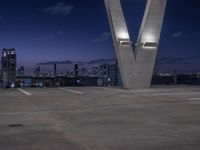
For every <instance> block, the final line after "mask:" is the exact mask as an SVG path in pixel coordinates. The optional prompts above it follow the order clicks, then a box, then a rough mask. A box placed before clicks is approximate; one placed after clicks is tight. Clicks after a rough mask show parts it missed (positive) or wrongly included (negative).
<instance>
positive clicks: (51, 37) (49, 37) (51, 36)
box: [36, 30, 63, 41]
mask: <svg viewBox="0 0 200 150" xmlns="http://www.w3.org/2000/svg"><path fill="white" fill-rule="evenodd" d="M62 34H63V32H62V31H60V30H59V31H56V32H55V33H54V34H50V35H47V36H42V37H38V38H36V40H37V41H47V40H52V39H54V38H56V37H57V36H60V35H62Z"/></svg>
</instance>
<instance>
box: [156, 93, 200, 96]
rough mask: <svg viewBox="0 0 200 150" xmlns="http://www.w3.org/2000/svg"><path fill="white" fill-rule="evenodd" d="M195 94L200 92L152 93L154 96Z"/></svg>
mask: <svg viewBox="0 0 200 150" xmlns="http://www.w3.org/2000/svg"><path fill="white" fill-rule="evenodd" d="M193 94H200V92H185V93H159V94H152V95H153V96H174V95H193Z"/></svg>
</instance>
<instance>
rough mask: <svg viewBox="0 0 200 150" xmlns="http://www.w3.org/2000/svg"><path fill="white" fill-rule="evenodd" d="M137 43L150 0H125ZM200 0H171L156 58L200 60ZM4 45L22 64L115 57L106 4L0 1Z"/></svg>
mask: <svg viewBox="0 0 200 150" xmlns="http://www.w3.org/2000/svg"><path fill="white" fill-rule="evenodd" d="M121 2H122V5H123V8H124V13H125V17H126V20H127V25H128V28H129V31H130V34H131V37H132V40H133V41H134V42H135V41H136V39H137V36H138V32H139V28H140V25H141V21H142V16H143V13H144V8H145V4H146V0H121ZM199 6H200V1H198V0H168V4H167V11H166V17H165V20H164V24H163V29H162V35H161V41H160V47H159V50H158V57H159V58H162V57H191V58H192V57H194V56H200V44H199V43H200V38H199V36H200V28H199V27H200V9H199ZM0 33H1V36H0V47H1V48H16V50H17V54H18V62H19V64H35V63H38V62H45V61H51V60H54V61H55V60H93V59H98V58H113V57H115V53H114V48H113V44H112V43H113V42H112V39H111V36H110V28H109V25H108V20H107V16H106V11H105V6H104V1H103V0H1V1H0Z"/></svg>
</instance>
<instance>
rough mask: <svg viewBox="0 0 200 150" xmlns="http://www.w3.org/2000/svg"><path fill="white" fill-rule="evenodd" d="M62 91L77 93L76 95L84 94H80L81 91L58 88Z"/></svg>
mask: <svg viewBox="0 0 200 150" xmlns="http://www.w3.org/2000/svg"><path fill="white" fill-rule="evenodd" d="M58 89H60V90H64V91H67V92H71V93H76V94H84V93H83V92H79V91H74V90H70V89H66V88H58Z"/></svg>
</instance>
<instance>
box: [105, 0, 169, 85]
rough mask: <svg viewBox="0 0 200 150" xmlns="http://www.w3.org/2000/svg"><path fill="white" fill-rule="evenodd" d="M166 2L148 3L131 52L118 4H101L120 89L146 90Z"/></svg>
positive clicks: (114, 0)
mask: <svg viewBox="0 0 200 150" xmlns="http://www.w3.org/2000/svg"><path fill="white" fill-rule="evenodd" d="M166 2H167V0H148V1H147V5H146V9H145V14H144V18H143V21H142V25H141V29H140V33H139V37H138V40H137V43H136V45H135V46H134V47H135V49H134V48H133V47H132V42H131V40H130V36H129V33H128V29H127V25H126V22H125V18H124V14H123V10H122V7H121V4H120V0H105V5H106V10H107V15H108V18H109V23H110V27H111V31H112V37H113V41H114V46H115V51H116V57H117V59H118V63H119V68H120V73H121V78H122V82H123V86H124V88H149V87H150V85H151V79H152V74H153V69H154V64H155V59H156V54H157V48H158V45H159V39H160V32H161V27H162V22H163V18H164V12H165V7H166Z"/></svg>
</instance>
